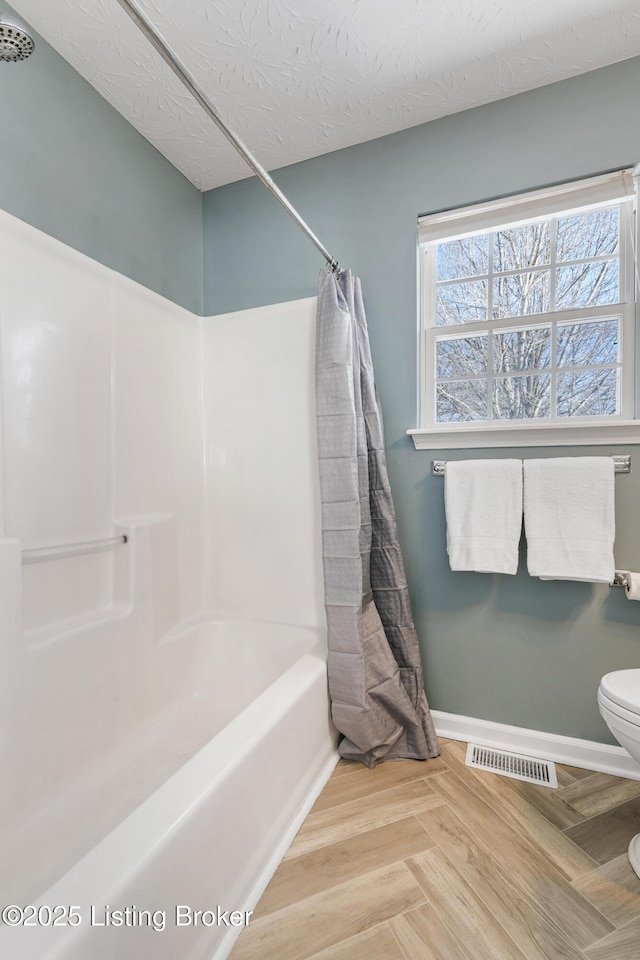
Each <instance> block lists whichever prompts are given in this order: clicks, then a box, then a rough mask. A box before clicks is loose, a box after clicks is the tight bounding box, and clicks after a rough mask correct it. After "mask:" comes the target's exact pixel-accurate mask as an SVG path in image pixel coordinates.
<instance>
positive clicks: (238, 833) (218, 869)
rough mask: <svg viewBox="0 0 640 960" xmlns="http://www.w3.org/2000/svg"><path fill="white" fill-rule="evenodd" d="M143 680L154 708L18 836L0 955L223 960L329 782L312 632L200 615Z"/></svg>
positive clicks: (320, 648) (327, 737)
mask: <svg viewBox="0 0 640 960" xmlns="http://www.w3.org/2000/svg"><path fill="white" fill-rule="evenodd" d="M124 666H125V668H126V664H125V665H124ZM149 670H150V671H151V672H152V673H153V687H154V690H155V689H158V687H160V688H162V687H163V686H164V687H165V688H166V691H167V692H169V691H171V695H167V696H166V697H165V705H164V706H163V708H162V710H159V711H151V712H150V714H149V715H148V716H146V717H145V722H144V723H141V724H140V725H139V726H138V729H137V730H136V733H135V736H132V737H131V738H130V741H129V742H128V743H127V744H126V747H123V746H122V744H121V745H120V747H119V749H118V750H117V751H116V752H115V753H114V755H113V756H110V755H107V754H105V755H104V756H101V757H100V762H99V763H98V764H95V765H94V766H93V767H91V765H89V767H88V768H87V769H85V770H84V772H83V774H82V776H77V777H76V778H75V779H73V778H72V779H71V781H69V782H68V783H66V784H65V783H62V784H61V786H60V789H59V790H58V792H57V794H56V796H55V797H54V799H53V800H50V801H48V802H47V804H45V805H43V807H42V809H41V810H40V811H39V813H38V814H37V815H34V816H33V817H32V818H31V822H27V823H25V824H23V825H22V826H21V827H20V829H18V830H17V832H16V833H15V838H17V839H14V840H13V841H12V842H13V848H12V849H11V850H9V851H8V853H7V857H6V858H3V867H2V871H3V873H4V874H5V876H4V881H3V889H2V903H0V907H7V906H10V905H12V904H14V905H15V907H16V909H13V910H11V909H10V910H9V911H8V912H5V915H4V920H5V922H4V923H3V924H2V925H0V957H7V958H9V957H10V958H11V960H87V958H89V957H90V958H91V960H113V958H114V957H117V958H118V960H140V958H142V957H153V958H154V960H213V958H215V960H223V958H225V957H227V956H228V954H229V952H230V951H231V948H232V946H233V943H234V941H235V939H236V937H237V936H238V935H239V934H240V933H241V931H242V929H244V926H245V924H246V923H247V922H249V923H250V922H251V911H252V909H253V907H254V906H255V904H256V902H257V900H258V899H259V896H260V894H261V893H262V890H263V889H264V887H265V886H266V883H267V882H268V880H269V879H270V877H271V875H272V873H273V871H274V870H275V868H276V866H277V864H278V862H279V860H280V858H281V856H282V855H283V853H284V852H285V850H286V848H287V846H288V844H289V842H290V841H291V839H292V838H293V836H294V834H295V831H296V830H297V828H298V826H299V824H300V823H301V821H302V819H303V817H304V816H305V814H306V812H307V811H308V809H309V808H310V806H311V804H312V803H313V801H314V799H315V797H316V796H317V794H318V793H319V791H320V789H321V788H322V786H323V785H324V783H325V782H326V780H327V779H328V776H329V774H330V772H331V770H332V769H333V765H334V764H335V761H336V759H337V755H336V752H335V734H334V731H333V727H332V725H331V722H330V718H329V705H328V695H327V674H326V661H325V655H324V641H323V637H322V635H321V632H320V631H317V630H313V629H305V628H301V627H292V626H288V625H283V624H276V623H266V622H258V621H243V620H236V619H224V618H221V619H218V620H211V621H208V622H205V623H199V624H197V625H195V626H191V627H189V628H188V629H186V630H185V629H181V630H177V631H173V633H172V634H170V635H169V636H167V637H165V638H164V639H163V641H162V642H160V643H159V644H158V645H157V649H156V651H155V654H154V658H153V665H151V664H149ZM126 673H127V671H126V669H125V670H124V674H125V675H126ZM176 678H177V680H178V682H176ZM150 685H151V684H150ZM138 695H139V694H138ZM114 709H115V708H114ZM8 864H10V865H11V866H10V869H9V875H7V865H8ZM12 923H14V924H16V925H15V926H11V925H9V924H12Z"/></svg>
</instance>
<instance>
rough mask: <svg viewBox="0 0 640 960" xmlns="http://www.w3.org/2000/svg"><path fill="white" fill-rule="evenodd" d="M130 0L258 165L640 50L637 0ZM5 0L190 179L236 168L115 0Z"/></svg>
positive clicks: (240, 173) (224, 176)
mask: <svg viewBox="0 0 640 960" xmlns="http://www.w3.org/2000/svg"><path fill="white" fill-rule="evenodd" d="M137 3H138V5H139V7H140V9H142V10H143V11H144V12H145V13H146V14H147V15H148V16H150V18H151V19H152V21H153V22H154V23H155V24H156V26H158V27H159V28H160V30H161V32H162V33H163V34H164V36H165V38H166V39H167V40H169V41H170V42H171V44H172V46H173V47H174V48H175V50H176V51H177V52H178V53H179V55H180V57H181V58H182V59H183V61H184V62H185V63H186V65H187V66H188V67H189V69H190V70H191V71H192V73H193V74H194V76H195V78H196V79H197V80H198V82H199V83H200V84H201V85H202V86H203V87H204V89H205V90H207V92H208V93H209V94H210V96H211V97H212V98H213V100H214V101H215V103H216V105H217V107H218V109H219V110H220V113H221V114H222V116H223V117H224V119H225V120H226V121H227V122H228V123H229V124H230V125H231V126H232V127H233V129H234V130H235V131H236V133H237V134H238V136H239V137H240V138H241V139H242V140H243V141H244V142H245V143H246V145H247V146H248V147H249V149H250V150H251V151H252V152H253V153H254V154H255V156H256V157H257V159H258V160H259V161H260V162H261V163H262V164H263V166H265V167H266V168H267V169H268V170H272V169H274V168H276V167H281V166H285V165H287V164H290V163H295V162H296V161H299V160H306V159H308V158H309V157H314V156H318V155H319V154H322V153H326V152H328V151H330V150H337V149H339V148H341V147H346V146H349V145H351V144H354V143H361V142H363V141H365V140H370V139H372V138H374V137H379V136H382V135H384V134H387V133H393V132H394V131H396V130H402V129H404V128H406V127H411V126H414V125H415V124H418V123H423V122H425V121H427V120H433V119H435V118H436V117H441V116H445V115H447V114H451V113H456V112H457V111H460V110H465V109H467V108H469V107H474V106H477V105H478V104H481V103H488V102H490V101H492V100H498V99H500V98H502V97H507V96H511V95H512V94H514V93H519V92H521V91H523V90H530V89H532V88H534V87H538V86H542V85H543V84H546V83H552V82H553V81H555V80H560V79H563V78H565V77H570V76H574V75H576V74H579V73H583V72H585V71H587V70H593V69H595V68H596V67H600V66H604V65H605V64H608V63H614V62H616V61H618V60H624V59H626V58H627V57H631V56H635V55H637V54H640V3H639V0H395V2H394V3H390V2H389V0H313V2H311V0H137ZM11 4H12V6H13V7H14V9H15V10H16V11H17V12H18V13H19V14H20V15H21V16H22V17H23V18H24V19H25V20H27V21H28V22H29V23H31V25H32V26H33V27H34V28H35V29H36V30H37V31H38V32H39V33H40V34H41V35H42V36H43V37H44V38H45V39H46V40H47V41H48V42H49V43H50V44H51V45H52V46H53V47H55V49H56V50H58V52H59V53H61V54H62V56H63V57H65V58H66V59H67V60H68V61H69V63H70V64H71V65H72V66H73V67H75V68H76V70H78V72H79V73H81V74H82V76H83V77H85V78H86V79H87V80H88V81H89V82H90V83H91V84H93V86H94V87H95V88H96V90H98V91H99V92H100V93H101V94H102V95H103V96H104V97H105V98H106V99H107V100H108V101H109V103H111V104H112V105H113V106H114V107H115V108H116V109H117V110H118V111H119V112H120V113H121V114H122V115H123V116H124V117H126V119H127V120H129V121H130V122H131V123H132V124H133V125H134V126H135V127H136V128H137V129H138V130H139V131H140V132H141V133H142V134H143V135H144V136H145V137H146V138H147V139H148V140H150V141H151V143H153V144H154V146H155V147H157V149H158V150H159V151H160V152H161V153H163V154H164V156H165V157H166V158H167V159H168V160H170V161H171V163H173V164H174V165H175V166H176V167H177V168H178V169H179V170H181V171H182V172H183V173H184V174H185V176H187V177H188V178H189V179H190V180H191V181H192V182H193V183H194V184H195V185H196V186H197V187H199V188H200V189H201V190H207V189H209V188H211V187H216V186H219V185H221V184H223V183H230V182H232V181H234V180H240V179H242V178H243V177H246V176H250V171H249V170H248V169H247V167H246V166H245V164H244V163H243V161H242V160H241V159H240V158H239V157H238V156H237V154H236V153H235V152H234V151H233V149H232V148H231V147H230V146H229V145H228V144H227V143H226V141H225V140H224V138H223V136H222V134H220V132H219V131H218V130H217V129H216V128H215V127H214V126H213V124H212V122H211V121H210V120H209V119H208V118H207V117H206V116H205V115H204V114H203V112H202V110H201V109H200V107H198V105H197V104H196V103H194V102H193V101H192V99H191V98H190V96H189V95H188V94H187V93H186V92H185V91H184V89H183V88H182V87H181V85H180V83H179V81H178V80H177V79H176V78H175V77H174V75H173V74H172V72H171V71H170V69H169V68H168V67H167V65H166V64H165V63H164V62H163V61H162V60H161V58H160V57H159V56H158V54H157V53H156V52H155V51H154V50H153V49H152V48H151V47H150V45H149V43H148V42H147V41H146V40H145V39H144V37H142V36H141V34H140V33H139V32H138V31H137V29H136V27H135V25H134V24H133V22H132V21H131V20H130V19H129V17H128V16H127V15H126V13H124V11H123V10H122V8H121V7H120V6H119V4H118V3H117V0H54V2H52V0H11ZM17 69H21V70H28V69H29V66H28V64H24V65H21V66H20V67H19V68H17Z"/></svg>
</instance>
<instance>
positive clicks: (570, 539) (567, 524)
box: [524, 457, 616, 583]
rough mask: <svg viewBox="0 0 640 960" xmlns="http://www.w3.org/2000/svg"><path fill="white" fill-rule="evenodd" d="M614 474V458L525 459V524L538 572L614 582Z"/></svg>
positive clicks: (545, 576)
mask: <svg viewBox="0 0 640 960" xmlns="http://www.w3.org/2000/svg"><path fill="white" fill-rule="evenodd" d="M614 477H615V474H614V464H613V459H612V458H611V457H557V458H554V459H550V460H525V463H524V527H525V535H526V538H527V567H528V569H529V573H530V574H531V576H532V577H540V579H541V580H586V581H588V582H596V583H599V582H602V583H611V582H612V581H613V578H614V576H615V572H616V571H615V563H614V560H613V541H614V538H615V506H614V496H615V489H614V482H615V481H614Z"/></svg>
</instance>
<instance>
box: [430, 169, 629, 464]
mask: <svg viewBox="0 0 640 960" xmlns="http://www.w3.org/2000/svg"><path fill="white" fill-rule="evenodd" d="M632 199H633V180H632V177H631V173H630V171H624V172H622V173H617V174H613V175H609V176H605V177H597V178H594V179H592V180H589V181H581V182H579V183H572V184H568V185H566V186H565V187H561V188H552V189H549V190H546V191H536V192H535V193H530V194H524V195H521V196H519V197H511V198H508V199H507V200H501V201H496V202H491V203H486V204H480V205H478V206H476V207H469V208H466V209H464V210H455V211H452V212H450V213H448V214H446V213H445V214H437V215H435V216H433V217H424V218H421V220H420V223H419V233H420V258H421V304H422V324H421V341H422V343H421V345H422V371H421V374H422V429H423V431H424V430H429V431H433V432H434V433H436V434H437V433H441V432H447V433H450V434H453V433H455V432H456V431H459V432H465V433H467V434H468V432H469V430H474V431H475V430H478V429H484V430H485V431H486V430H487V428H492V429H493V431H494V432H495V431H496V430H500V429H503V430H504V429H509V430H510V431H511V433H513V430H514V428H515V429H516V430H518V431H524V430H527V429H529V430H530V429H531V428H532V427H535V426H536V425H537V426H542V425H545V426H551V427H553V428H554V429H556V430H557V429H558V428H560V427H561V426H563V425H564V426H575V425H578V424H580V425H591V426H593V425H594V424H597V425H602V424H603V423H606V424H612V423H614V422H615V423H619V422H622V421H629V420H633V418H634V360H635V357H634V353H635V347H634V315H635V303H634V285H635V266H634V255H633V250H634V242H633V241H634V229H635V228H634V217H633V203H632ZM412 432H413V433H418V432H419V431H412ZM514 442H519V441H517V440H516V441H514ZM559 442H563V441H559ZM585 442H587V441H585ZM431 445H432V446H437V441H436V442H434V443H432V444H431ZM460 445H464V444H462V443H461V444H460Z"/></svg>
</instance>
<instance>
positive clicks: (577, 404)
mask: <svg viewBox="0 0 640 960" xmlns="http://www.w3.org/2000/svg"><path fill="white" fill-rule="evenodd" d="M617 398H618V371H617V370H584V371H581V372H580V373H561V374H558V416H559V417H595V416H606V415H613V414H615V413H618V400H617Z"/></svg>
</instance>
